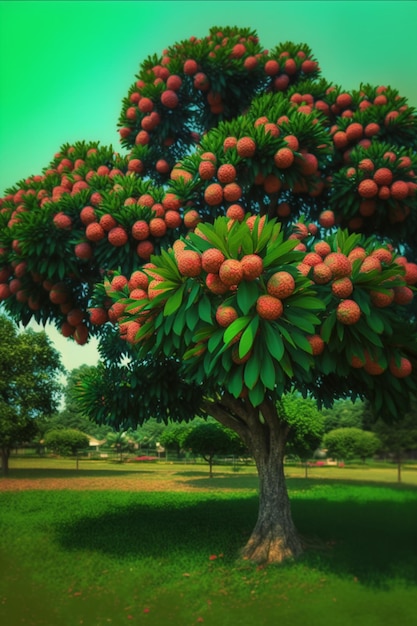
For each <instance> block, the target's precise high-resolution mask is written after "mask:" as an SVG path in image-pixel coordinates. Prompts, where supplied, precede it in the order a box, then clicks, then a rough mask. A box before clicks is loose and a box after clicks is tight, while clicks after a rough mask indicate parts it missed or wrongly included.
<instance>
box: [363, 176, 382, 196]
mask: <svg viewBox="0 0 417 626" xmlns="http://www.w3.org/2000/svg"><path fill="white" fill-rule="evenodd" d="M358 193H359V195H360V196H362V198H373V197H374V196H376V195H377V193H378V185H377V184H376V183H375V182H374V181H373V180H372V179H370V178H365V179H364V180H362V181H361V182H360V183H359V185H358Z"/></svg>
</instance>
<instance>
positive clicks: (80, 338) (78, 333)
mask: <svg viewBox="0 0 417 626" xmlns="http://www.w3.org/2000/svg"><path fill="white" fill-rule="evenodd" d="M73 337H74V339H75V341H76V342H77V343H78V344H79V345H80V346H83V345H84V344H86V343H87V341H88V328H87V326H86V325H85V324H78V326H77V327H76V329H75V332H74V334H73Z"/></svg>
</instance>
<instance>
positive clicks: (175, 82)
mask: <svg viewBox="0 0 417 626" xmlns="http://www.w3.org/2000/svg"><path fill="white" fill-rule="evenodd" d="M181 85H182V78H181V77H180V76H178V75H177V74H171V76H168V78H167V82H166V86H167V87H168V89H172V91H178V89H179V88H180V87H181Z"/></svg>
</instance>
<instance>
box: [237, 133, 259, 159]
mask: <svg viewBox="0 0 417 626" xmlns="http://www.w3.org/2000/svg"><path fill="white" fill-rule="evenodd" d="M236 149H237V153H238V155H239V156H240V157H242V158H250V157H253V155H254V154H255V151H256V143H255V142H254V140H253V139H252V138H251V137H242V138H241V139H239V140H238V142H237V144H236Z"/></svg>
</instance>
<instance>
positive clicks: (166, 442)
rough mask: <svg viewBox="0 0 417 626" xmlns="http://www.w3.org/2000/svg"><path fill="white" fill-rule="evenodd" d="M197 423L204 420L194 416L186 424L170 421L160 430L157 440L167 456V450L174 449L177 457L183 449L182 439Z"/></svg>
mask: <svg viewBox="0 0 417 626" xmlns="http://www.w3.org/2000/svg"><path fill="white" fill-rule="evenodd" d="M197 424H204V420H202V419H199V418H196V419H194V420H192V421H191V422H188V423H186V424H184V423H181V422H180V423H178V422H170V423H169V424H168V425H167V426H166V427H165V428H164V429H163V431H162V433H161V435H160V437H159V441H160V443H161V444H162V445H163V446H164V448H165V450H166V454H167V458H168V451H174V453H175V455H176V457H177V458H179V457H180V454H181V450H183V449H184V439H185V437H186V436H187V435H188V434H189V433H190V432H191V430H192V429H193V428H195V426H196V425H197Z"/></svg>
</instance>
